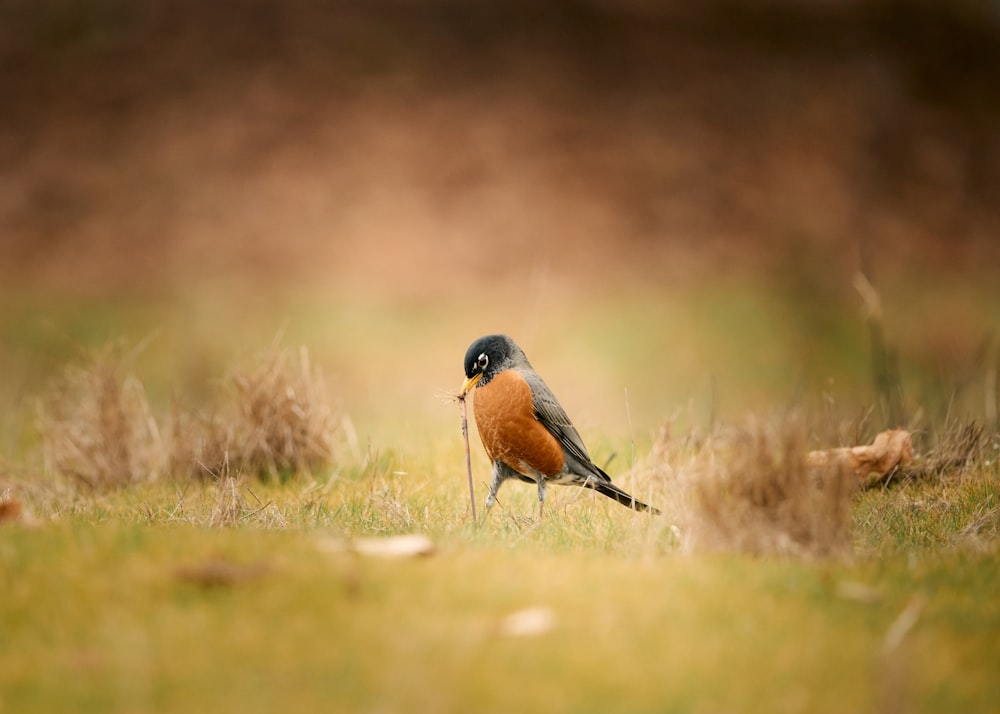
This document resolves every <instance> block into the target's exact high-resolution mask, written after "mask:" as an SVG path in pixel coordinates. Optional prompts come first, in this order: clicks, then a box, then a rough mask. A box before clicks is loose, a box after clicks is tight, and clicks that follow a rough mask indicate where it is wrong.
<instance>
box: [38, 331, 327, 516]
mask: <svg viewBox="0 0 1000 714" xmlns="http://www.w3.org/2000/svg"><path fill="white" fill-rule="evenodd" d="M137 353H138V350H132V351H129V350H126V349H125V348H124V347H123V346H121V345H120V344H110V345H105V346H104V347H102V348H100V349H97V350H94V351H93V352H92V353H90V354H89V355H87V357H86V359H85V360H83V361H82V362H81V363H80V364H74V365H70V366H68V367H67V368H66V369H65V370H64V372H63V374H62V375H61V376H60V377H59V378H58V379H57V380H55V382H54V383H53V384H52V385H51V387H50V388H49V390H48V391H47V393H46V394H45V396H44V397H43V398H42V399H41V400H40V402H39V408H38V427H39V430H40V432H41V436H42V452H43V453H42V456H43V461H44V464H45V469H46V471H47V472H48V473H52V474H55V475H57V476H59V477H63V478H65V479H69V480H71V481H73V482H76V483H78V484H81V485H84V486H86V487H88V488H90V489H94V490H108V489H113V488H120V487H125V486H129V485H132V484H137V483H140V482H144V481H150V480H155V479H156V478H158V477H159V476H161V475H162V474H164V473H169V474H171V475H173V476H180V477H190V476H212V477H216V478H219V479H224V478H228V477H230V474H232V475H234V476H236V477H242V476H245V475H246V476H256V477H283V476H287V475H291V474H295V473H310V472H313V471H314V470H316V469H318V468H321V467H324V466H326V465H328V464H330V463H331V462H332V461H333V458H334V447H333V436H334V433H335V431H336V425H337V421H336V419H335V414H334V410H333V408H332V407H331V406H330V404H329V402H328V399H327V392H326V388H325V384H324V380H323V376H322V374H321V372H320V370H318V369H317V368H315V367H314V366H313V365H312V363H311V361H310V359H309V354H308V351H307V350H306V349H305V348H304V347H300V348H298V349H280V348H278V347H272V348H270V349H269V350H267V351H265V352H262V353H261V354H259V355H257V356H255V357H254V358H253V359H250V360H248V361H247V362H246V363H244V364H241V365H238V366H236V367H234V368H233V369H232V370H231V371H230V373H229V375H228V376H227V377H226V378H225V379H224V380H223V382H222V386H221V388H220V389H219V390H217V392H215V393H213V394H212V395H211V396H210V398H209V400H208V401H209V406H208V407H203V408H202V410H201V411H194V412H188V411H184V410H181V409H180V408H178V407H176V406H175V408H174V410H173V412H172V413H171V415H170V417H169V419H168V420H167V428H166V429H165V430H164V433H165V435H166V438H164V439H161V438H160V433H161V429H160V427H159V426H158V420H157V418H156V416H155V415H154V413H153V409H152V408H151V407H150V404H149V402H148V400H147V398H146V392H145V389H144V387H143V384H142V381H141V380H140V379H139V377H137V376H136V375H135V374H134V372H133V369H132V366H133V365H134V362H135V357H136V355H137ZM231 510H232V508H230V507H227V508H222V509H221V510H220V512H219V514H218V518H219V519H221V520H222V521H230V520H231V515H227V514H229V513H230V511H231ZM212 520H213V522H214V521H215V520H217V519H216V517H215V516H213V519H212Z"/></svg>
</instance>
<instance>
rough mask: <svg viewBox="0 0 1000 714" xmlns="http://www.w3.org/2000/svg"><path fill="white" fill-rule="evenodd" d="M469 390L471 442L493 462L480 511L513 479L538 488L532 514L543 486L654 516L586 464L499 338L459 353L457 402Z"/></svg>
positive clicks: (573, 437)
mask: <svg viewBox="0 0 1000 714" xmlns="http://www.w3.org/2000/svg"><path fill="white" fill-rule="evenodd" d="M472 389H475V390H476V391H475V399H474V401H473V409H474V413H475V415H476V426H477V428H478V429H479V438H480V439H481V440H482V442H483V447H484V448H485V449H486V454H487V455H488V456H489V457H490V461H492V462H493V481H492V483H491V484H490V491H489V495H488V496H487V497H486V508H487V509H488V508H489V507H490V506H492V505H493V503H494V502H495V501H496V496H497V491H498V490H500V486H501V485H502V484H503V482H504V481H506V480H507V479H510V478H517V479H520V480H522V481H526V482H528V483H535V484H537V485H538V512H539V515H541V513H542V508H543V507H544V505H545V486H546V484H548V483H557V484H563V485H566V484H577V485H579V486H584V487H586V488H592V489H594V490H595V491H597V492H598V493H602V494H604V495H605V496H607V497H608V498H613V499H614V500H616V501H618V503H621V504H622V505H624V506H628V507H629V508H633V509H635V510H637V511H646V510H648V511H650V512H652V513H659V510H657V509H656V508H653V507H652V506H648V505H646V504H645V503H643V502H642V501H638V500H636V499H635V498H633V497H632V496H630V495H629V494H627V493H625V492H624V491H622V490H621V489H620V488H618V487H617V486H615V485H614V484H613V483H611V477H610V476H608V475H607V474H606V473H604V471H603V470H601V468H600V467H599V466H597V465H596V464H595V463H594V462H593V461H591V459H590V455H589V454H588V453H587V447H586V446H584V445H583V440H582V439H581V438H580V434H579V433H578V432H577V430H576V427H574V426H573V423H572V422H571V421H570V420H569V417H568V416H566V412H565V410H563V408H562V405H560V404H559V400H558V399H556V396H555V395H554V394H553V393H552V390H551V389H549V388H548V386H547V385H546V384H545V382H543V381H542V378H541V377H539V376H538V373H537V372H535V370H534V369H532V367H531V364H530V363H529V362H528V358H527V357H525V355H524V351H523V350H522V349H521V348H520V347H518V346H517V344H516V343H515V342H514V340H512V339H511V338H510V337H508V336H507V335H488V336H486V337H481V338H479V339H478V340H476V341H475V342H473V343H472V346H471V347H469V350H468V352H466V353H465V382H464V384H462V391H461V395H462V397H463V398H464V397H465V395H466V394H468V393H469V392H470V391H471V390H472Z"/></svg>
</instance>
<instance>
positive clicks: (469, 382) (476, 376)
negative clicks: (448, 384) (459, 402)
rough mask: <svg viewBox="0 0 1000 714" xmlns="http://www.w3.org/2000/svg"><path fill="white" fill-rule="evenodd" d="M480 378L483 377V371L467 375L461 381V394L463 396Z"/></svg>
mask: <svg viewBox="0 0 1000 714" xmlns="http://www.w3.org/2000/svg"><path fill="white" fill-rule="evenodd" d="M482 378H483V373H482V372H480V373H479V374H474V375H473V376H471V377H469V378H468V379H466V380H465V381H464V382H462V396H463V397H464V396H465V395H466V394H468V393H469V392H470V391H472V388H473V387H475V386H476V385H477V384H479V380H480V379H482Z"/></svg>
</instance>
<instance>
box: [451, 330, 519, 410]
mask: <svg viewBox="0 0 1000 714" xmlns="http://www.w3.org/2000/svg"><path fill="white" fill-rule="evenodd" d="M520 364H524V365H527V364H528V360H527V358H526V357H525V356H524V352H523V351H522V350H521V348H520V347H518V346H517V344H516V343H515V342H514V340H512V339H511V338H509V337H508V336H507V335H487V336H486V337H480V338H479V339H478V340H476V341H475V342H473V343H472V345H470V346H469V349H468V350H467V351H466V353H465V382H463V383H462V390H461V395H462V396H463V397H464V396H465V395H466V394H468V393H469V392H470V391H471V390H472V389H473V387H477V386H481V385H483V384H487V383H488V382H489V381H490V380H491V379H493V377H494V376H495V375H496V374H498V373H499V372H502V371H504V370H505V369H509V368H510V367H514V366H518V365H520Z"/></svg>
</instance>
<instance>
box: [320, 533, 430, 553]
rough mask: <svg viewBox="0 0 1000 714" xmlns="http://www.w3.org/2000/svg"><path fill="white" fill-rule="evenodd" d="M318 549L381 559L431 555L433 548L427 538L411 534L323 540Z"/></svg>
mask: <svg viewBox="0 0 1000 714" xmlns="http://www.w3.org/2000/svg"><path fill="white" fill-rule="evenodd" d="M319 548H320V550H323V551H325V552H327V553H344V552H353V553H360V554H361V555H371V556H378V557H382V558H414V557H418V556H427V555H431V554H432V553H433V552H434V549H435V546H434V541H432V540H431V539H430V538H428V537H427V536H425V535H421V534H419V533H411V534H409V535H398V536H386V537H383V538H350V539H341V538H323V539H321V540H320V542H319Z"/></svg>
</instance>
